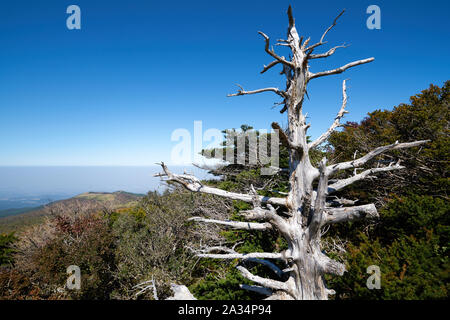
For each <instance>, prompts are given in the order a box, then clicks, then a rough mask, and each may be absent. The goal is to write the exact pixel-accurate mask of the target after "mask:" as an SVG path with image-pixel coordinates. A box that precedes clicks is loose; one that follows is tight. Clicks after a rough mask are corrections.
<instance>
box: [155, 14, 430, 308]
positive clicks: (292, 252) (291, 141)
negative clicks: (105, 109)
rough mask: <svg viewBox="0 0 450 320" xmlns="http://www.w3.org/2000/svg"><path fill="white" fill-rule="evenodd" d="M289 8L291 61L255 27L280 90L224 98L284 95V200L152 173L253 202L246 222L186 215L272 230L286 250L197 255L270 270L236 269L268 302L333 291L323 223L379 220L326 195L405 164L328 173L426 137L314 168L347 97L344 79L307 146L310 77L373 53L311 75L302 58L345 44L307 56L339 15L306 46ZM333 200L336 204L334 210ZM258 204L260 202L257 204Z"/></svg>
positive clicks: (372, 212) (338, 270)
mask: <svg viewBox="0 0 450 320" xmlns="http://www.w3.org/2000/svg"><path fill="white" fill-rule="evenodd" d="M287 13H288V18H289V28H288V33H287V39H286V40H278V43H277V45H282V46H286V47H288V48H290V50H291V58H290V60H286V59H285V58H284V57H280V56H279V55H277V54H276V53H275V51H274V50H273V49H270V39H269V37H268V36H267V35H265V34H264V33H262V32H259V34H261V35H262V36H263V37H264V39H265V51H266V52H267V53H268V54H269V55H270V56H271V57H273V58H274V59H275V60H274V61H272V62H271V63H270V64H268V65H267V66H264V69H263V70H262V72H261V73H264V72H266V71H267V70H269V69H271V68H272V67H273V66H275V65H278V64H280V65H281V66H282V67H283V69H282V74H284V75H285V77H286V89H285V90H284V91H282V90H279V89H277V88H264V89H258V90H253V91H245V90H244V89H242V88H241V89H240V90H239V91H238V92H237V93H235V94H231V95H229V96H240V95H248V94H256V93H262V92H274V93H276V94H277V95H279V96H281V97H282V98H283V102H284V107H283V108H282V110H281V111H280V112H282V113H283V112H285V111H287V116H288V132H287V136H286V134H285V133H284V132H280V134H281V135H282V139H281V141H283V142H284V143H285V144H286V145H287V147H288V149H289V184H290V191H289V193H288V195H287V197H286V198H267V197H262V196H259V195H257V193H256V191H255V190H254V189H253V188H252V190H251V191H250V193H249V194H239V193H232V192H227V191H223V190H219V189H215V188H211V187H208V186H204V185H203V184H202V183H201V181H199V180H198V179H197V178H195V177H193V176H190V175H186V174H185V175H177V174H173V173H172V172H170V171H169V170H168V168H167V167H166V166H165V165H164V163H162V164H161V165H162V168H163V171H164V172H163V173H161V174H158V176H160V177H167V180H168V181H172V182H176V183H179V184H181V185H183V186H184V187H185V188H187V189H188V190H191V191H193V192H204V193H209V194H215V195H220V196H224V197H227V198H230V199H236V200H242V201H246V202H251V203H253V207H254V208H253V209H252V210H248V211H245V212H242V215H243V216H244V217H246V218H247V219H248V220H252V221H259V222H237V221H220V220H213V219H204V218H200V217H195V218H192V220H195V221H197V222H201V223H215V224H220V225H225V226H227V227H231V228H235V229H244V230H259V231H265V230H268V229H275V230H276V231H278V232H279V234H280V235H281V236H282V237H283V238H284V239H286V241H287V243H288V249H287V250H286V251H284V252H277V253H269V252H255V253H248V254H241V253H239V252H237V251H235V249H234V248H232V249H230V248H227V247H222V246H219V247H207V248H203V249H202V250H200V251H199V252H197V253H198V256H199V257H204V258H220V259H242V260H246V261H251V262H254V263H259V264H262V265H265V266H266V267H268V268H270V269H271V270H272V271H273V272H274V273H275V275H276V276H277V277H278V279H277V280H274V279H267V278H262V277H259V276H257V275H254V274H252V273H251V272H250V271H248V270H247V269H246V268H244V267H243V266H238V267H237V268H238V270H239V271H240V272H241V274H242V275H243V276H244V277H245V278H247V279H250V280H251V281H254V282H255V283H256V284H258V285H259V286H247V285H246V286H243V288H244V289H248V290H252V291H256V292H259V293H261V294H266V295H270V298H271V299H288V298H291V299H299V300H312V299H327V298H328V295H329V294H332V293H334V291H333V290H329V289H327V288H326V286H325V283H324V275H325V274H334V275H342V274H343V273H344V272H345V266H344V265H343V264H341V263H339V262H337V261H334V260H332V259H330V258H329V257H327V256H326V255H325V254H324V253H323V252H322V250H321V228H322V227H324V226H325V225H328V224H333V223H338V222H345V221H350V220H354V219H360V218H375V217H378V213H377V210H376V208H375V206H374V205H373V204H368V205H360V206H343V205H348V204H351V205H353V204H354V203H355V202H356V201H352V200H348V199H338V200H333V201H329V200H328V201H327V197H328V196H330V195H331V194H333V193H334V192H336V191H339V190H340V189H342V188H344V187H346V186H348V185H350V184H352V183H354V182H356V181H358V180H361V179H365V178H367V177H369V175H370V174H373V173H376V172H381V171H389V170H397V169H402V168H403V167H402V166H400V164H399V163H396V164H394V163H391V164H389V165H388V166H386V167H377V168H372V169H368V170H366V171H364V172H362V173H359V174H356V173H355V174H354V175H353V176H350V177H348V178H346V179H341V180H337V181H336V182H333V183H332V184H329V181H328V178H329V177H331V176H332V175H334V174H335V173H337V172H338V171H340V170H346V169H352V168H356V167H361V166H363V165H365V164H366V163H367V162H368V161H369V160H371V159H373V158H374V157H376V156H377V155H379V154H381V153H384V152H387V151H390V150H394V149H399V148H409V147H415V146H418V145H420V144H423V143H425V142H427V141H416V142H410V143H395V144H392V145H388V146H383V147H380V148H377V149H375V150H373V151H371V152H369V153H367V154H366V155H364V156H363V157H361V158H359V159H355V160H353V161H348V162H342V163H338V164H334V165H327V160H326V158H324V159H322V161H321V162H320V164H319V166H318V168H316V167H314V166H313V165H312V164H311V161H310V157H309V151H310V150H311V149H312V148H315V147H317V146H318V145H320V144H321V143H323V142H325V141H326V140H327V138H328V137H329V136H330V134H331V133H332V132H333V131H334V130H335V129H336V128H337V127H338V126H339V125H340V119H341V118H342V117H343V116H344V114H345V113H346V112H347V111H346V110H345V107H346V104H347V94H346V82H345V80H344V81H343V85H342V94H343V100H342V106H341V108H340V110H339V112H338V114H337V116H336V118H335V120H334V122H333V124H332V125H331V127H330V128H329V129H328V130H327V131H326V132H325V133H323V134H322V135H321V136H320V137H319V138H317V139H316V140H315V141H313V142H310V143H308V141H307V130H308V128H309V126H310V125H309V124H307V123H306V116H305V115H304V114H303V110H302V109H303V100H304V96H305V94H306V88H307V85H308V82H309V81H310V80H312V79H315V78H319V77H322V76H328V75H333V74H338V73H342V72H343V71H345V70H346V69H348V68H351V67H354V66H357V65H361V64H365V63H368V62H372V61H373V60H374V58H369V59H364V60H359V61H355V62H351V63H349V64H346V65H344V66H342V67H340V68H336V69H333V70H328V71H323V72H319V73H311V72H309V70H308V69H309V64H308V63H309V61H310V60H312V59H318V58H326V57H328V56H331V55H332V54H334V52H335V51H336V49H337V48H340V47H344V46H337V47H334V48H331V49H330V50H328V51H327V52H325V53H320V54H313V51H314V50H315V49H316V48H317V47H319V46H321V45H323V44H325V42H324V41H323V40H324V38H325V35H326V34H327V33H328V31H330V30H331V29H332V28H333V27H334V26H335V25H336V22H337V19H338V18H339V17H340V16H341V15H342V14H343V12H341V13H340V14H339V15H338V16H337V17H336V19H335V20H334V21H333V24H332V25H331V26H330V27H329V28H328V29H327V30H326V31H325V32H324V33H323V35H322V37H321V39H320V41H319V42H317V43H315V44H313V45H309V41H310V39H309V38H308V39H306V40H305V41H304V42H303V37H301V38H300V37H299V35H298V33H297V30H296V28H295V22H294V18H293V16H292V9H291V7H289V9H288V12H287ZM308 45H309V46H308ZM272 127H273V128H274V129H276V130H278V129H279V128H280V126H279V125H278V124H277V123H273V124H272ZM315 181H317V182H318V184H317V187H316V188H314V184H315ZM336 203H337V204H338V205H340V206H339V207H336V206H335V205H336ZM263 205H264V206H265V207H263ZM272 205H278V206H280V207H281V208H277V209H274V207H273V206H272ZM214 252H215V253H214ZM217 252H220V253H217ZM269 260H278V261H281V262H282V263H283V264H284V265H285V268H284V269H283V270H281V269H280V268H279V267H278V266H277V265H276V264H274V263H272V262H270V261H269ZM286 279H287V280H286Z"/></svg>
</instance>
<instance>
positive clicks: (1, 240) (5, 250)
mask: <svg viewBox="0 0 450 320" xmlns="http://www.w3.org/2000/svg"><path fill="white" fill-rule="evenodd" d="M16 240H17V238H16V237H15V236H14V233H9V234H0V266H1V265H4V264H10V263H12V262H13V253H14V249H13V248H12V244H13V243H14V242H15V241H16Z"/></svg>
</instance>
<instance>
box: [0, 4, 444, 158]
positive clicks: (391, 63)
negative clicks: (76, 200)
mask: <svg viewBox="0 0 450 320" xmlns="http://www.w3.org/2000/svg"><path fill="white" fill-rule="evenodd" d="M289 3H291V4H292V6H293V9H294V15H295V18H296V25H297V28H298V30H299V32H300V33H301V34H303V35H306V36H311V38H312V41H317V40H318V39H319V38H320V35H321V34H322V32H323V31H324V30H325V29H326V28H327V27H328V26H329V25H330V24H331V22H332V20H333V18H334V17H335V16H336V15H337V14H338V13H339V12H340V11H341V9H343V8H346V9H347V11H346V13H345V14H344V16H343V17H341V19H340V21H339V24H338V25H337V26H336V27H335V28H334V29H333V30H332V31H331V32H330V33H329V34H328V35H327V39H328V41H329V44H330V45H338V44H341V43H343V42H345V43H347V44H351V46H350V47H348V48H346V49H341V50H338V51H337V52H336V54H335V55H334V56H333V57H332V58H330V59H327V60H323V59H320V61H319V60H315V61H313V64H312V66H311V70H312V71H313V72H315V71H319V70H324V69H329V68H334V67H338V66H340V65H344V64H346V63H348V62H350V61H353V60H358V59H362V58H367V57H372V56H373V57H375V61H374V62H373V63H371V64H368V65H363V66H360V67H357V68H353V69H351V70H349V71H347V72H346V73H344V74H341V75H337V76H333V77H326V78H320V79H316V80H313V81H312V83H311V85H310V87H309V97H310V98H311V100H309V101H307V102H306V104H305V110H306V111H307V112H308V114H309V116H310V121H311V123H312V127H311V129H310V133H311V134H312V135H313V136H318V135H319V134H320V133H321V132H322V131H324V130H326V128H327V127H328V126H329V125H330V123H331V122H332V120H333V118H334V116H335V114H336V112H337V111H338V109H339V107H340V103H341V82H342V80H343V79H345V78H350V80H349V82H348V94H349V103H348V110H349V111H350V114H348V115H347V116H346V119H347V120H352V121H358V120H360V119H362V118H363V117H364V116H365V114H366V113H367V112H369V111H372V110H374V109H377V108H381V109H385V108H387V109H391V108H392V107H393V106H394V105H397V104H399V103H401V102H408V99H409V97H410V96H411V95H413V94H416V93H417V92H419V91H420V90H422V89H425V88H426V87H428V86H429V84H430V83H434V84H438V85H442V83H443V82H444V81H445V80H447V79H449V75H450V64H449V62H448V59H449V56H450V55H449V53H450V41H449V29H450V28H449V19H448V14H449V12H450V4H449V2H448V1H392V0H390V1H379V0H377V1H370V2H369V1H360V0H358V1H356V0H355V1H323V0H322V1H299V0H295V1H261V0H258V1H243V0H240V1H234V0H233V1H229V0H227V1H171V2H167V1H158V2H156V1H148V0H146V1H144V0H139V1H138V0H129V1H100V0H71V1H63V0H57V1H56V0H55V1H50V0H45V1H31V0H29V1H23V0H15V1H2V2H1V3H0V46H1V49H0V165H149V164H153V163H154V162H156V161H160V160H165V161H170V151H171V148H172V147H173V146H174V145H175V144H176V143H175V142H171V141H170V136H171V133H172V131H173V130H175V129H177V128H186V129H188V130H190V131H191V132H192V131H193V122H194V121H195V120H201V121H203V128H204V129H208V128H218V129H224V128H233V127H239V126H240V125H241V124H243V123H247V124H250V125H252V126H254V127H255V128H258V129H263V128H269V126H270V123H271V122H272V121H278V122H280V123H282V124H285V123H286V119H285V115H280V114H279V112H278V109H271V107H272V104H273V102H275V101H277V97H276V96H275V95H272V94H270V93H266V94H262V95H259V96H246V97H236V98H227V97H226V94H227V93H232V92H234V91H235V86H234V84H235V83H239V84H242V85H243V86H244V87H245V88H246V89H256V88H259V87H265V86H268V85H270V86H278V87H280V88H282V87H283V86H284V80H283V78H282V77H281V76H279V75H278V72H276V71H271V72H267V73H266V74H264V75H260V74H259V71H260V70H261V68H262V66H263V64H267V63H268V62H270V61H271V59H270V57H269V56H267V54H265V52H264V50H263V46H264V43H263V40H262V39H261V37H260V36H259V35H258V34H257V31H258V30H261V31H264V32H265V33H266V34H268V35H269V36H270V37H271V39H273V40H275V39H279V38H282V37H284V36H285V32H286V28H287V18H286V13H285V12H286V9H287V7H288V4H289ZM71 4H76V5H78V6H80V8H81V26H82V28H81V30H68V29H67V28H66V18H67V17H68V14H66V8H67V6H69V5H71ZM371 4H376V5H378V6H379V7H380V8H381V30H369V29H367V28H366V19H367V17H368V16H369V15H368V14H366V8H367V7H368V6H369V5H371ZM329 47H330V46H327V47H326V48H325V49H328V48H329Z"/></svg>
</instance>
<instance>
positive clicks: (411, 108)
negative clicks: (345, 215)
mask: <svg viewBox="0 0 450 320" xmlns="http://www.w3.org/2000/svg"><path fill="white" fill-rule="evenodd" d="M449 87H450V81H447V82H446V83H445V84H444V85H443V87H442V88H439V87H437V86H433V85H432V86H430V88H429V89H427V90H424V91H422V93H420V94H418V95H416V96H413V97H411V103H410V104H401V105H399V106H398V107H395V108H394V109H393V110H392V111H387V110H385V111H380V110H378V111H374V112H372V113H370V114H369V115H368V117H367V118H366V119H364V120H363V121H362V122H361V123H359V124H356V123H347V125H346V126H345V128H344V130H343V131H342V132H337V133H335V134H334V135H333V136H332V137H331V139H330V148H331V150H332V152H333V156H334V157H335V158H346V159H348V158H351V155H352V154H353V153H354V152H355V150H363V151H364V150H367V149H371V148H373V147H375V146H377V145H383V144H389V143H393V142H395V141H396V140H399V141H413V140H425V139H427V140H428V139H429V140H431V141H430V142H429V143H427V144H425V145H424V146H423V147H422V148H420V149H419V148H415V150H414V149H411V150H406V151H402V152H395V153H393V155H394V156H396V157H398V158H400V159H402V160H403V161H402V165H404V166H406V168H407V169H406V170H402V171H401V172H398V173H397V172H396V176H395V177H391V176H390V175H388V174H386V175H380V176H379V177H378V179H374V180H368V181H364V182H361V183H358V184H355V185H354V186H353V187H350V188H348V189H347V190H345V191H344V192H343V195H344V196H345V197H349V198H352V197H354V198H360V199H361V200H362V201H375V202H376V203H377V204H378V205H379V206H381V210H380V216H381V218H380V220H379V221H377V223H376V224H374V225H373V224H369V225H367V224H364V223H358V224H356V225H357V226H339V227H338V228H335V229H334V230H332V231H331V232H330V236H339V237H341V238H344V239H346V240H347V241H349V245H348V248H347V249H348V250H347V251H348V252H347V254H346V256H345V260H346V261H347V265H348V270H349V271H348V272H347V273H346V274H345V275H344V276H343V277H341V278H337V277H333V278H332V279H329V284H330V286H331V287H333V288H334V289H335V290H336V291H337V298H342V299H343V298H351V299H358V298H363V299H444V298H447V297H448V290H449V270H450V265H449V261H448V246H449V236H450V232H449V231H450V229H449V211H450V210H449V209H450V204H449V201H448V186H449V176H448V172H449V159H450V158H449V146H450V143H449V142H450V141H449V102H450V92H449ZM387 159H388V158H387V157H380V158H379V159H377V160H380V161H383V160H387ZM354 227H357V228H354ZM370 265H378V266H379V267H380V269H381V289H379V290H368V289H367V288H366V286H365V280H366V279H367V278H368V276H369V275H368V274H367V273H366V269H367V267H368V266H370Z"/></svg>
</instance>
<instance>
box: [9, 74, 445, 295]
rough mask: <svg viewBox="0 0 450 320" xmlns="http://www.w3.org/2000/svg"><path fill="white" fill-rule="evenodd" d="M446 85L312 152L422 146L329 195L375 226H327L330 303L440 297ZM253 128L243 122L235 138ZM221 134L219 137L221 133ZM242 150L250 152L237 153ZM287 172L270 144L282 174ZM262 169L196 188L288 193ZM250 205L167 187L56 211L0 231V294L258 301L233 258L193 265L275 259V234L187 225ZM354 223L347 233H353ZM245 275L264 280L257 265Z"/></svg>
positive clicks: (239, 170) (283, 156) (236, 170)
mask: <svg viewBox="0 0 450 320" xmlns="http://www.w3.org/2000/svg"><path fill="white" fill-rule="evenodd" d="M449 89H450V81H447V82H445V83H444V84H443V85H442V87H439V86H437V85H430V87H429V88H427V89H426V90H423V91H422V92H421V93H419V94H417V95H415V96H413V97H411V98H410V103H408V104H400V105H398V106H396V107H394V108H393V110H391V111H389V110H376V111H373V112H371V113H369V114H368V115H367V117H366V118H365V119H363V120H362V121H361V122H359V123H354V122H347V123H346V124H345V125H344V126H343V129H342V130H341V131H337V132H334V133H333V134H332V135H331V137H330V139H329V140H328V143H327V144H326V145H325V146H324V147H322V148H317V149H316V150H314V154H311V158H312V160H313V162H315V163H313V164H314V165H315V164H317V163H318V162H319V160H320V159H321V158H322V156H323V155H324V154H326V155H327V158H328V159H330V162H338V161H344V160H351V159H353V158H354V157H355V155H356V154H357V155H358V157H359V156H361V155H364V154H365V153H367V152H368V151H369V150H372V149H373V148H375V147H377V146H380V145H386V144H391V143H394V142H395V141H397V140H398V141H402V142H408V141H414V140H431V141H430V142H429V143H427V144H424V145H422V146H420V147H416V148H411V149H404V150H395V151H393V152H391V153H389V154H384V155H380V156H379V157H377V158H376V159H374V160H373V161H372V163H371V164H373V163H376V162H380V163H382V162H383V161H384V162H386V161H390V160H391V159H392V158H395V159H400V160H401V164H402V165H403V166H405V167H406V170H399V171H395V172H385V173H382V174H378V175H377V176H376V178H375V177H374V178H372V179H368V180H364V181H361V182H358V183H357V184H354V185H353V186H351V187H349V188H346V189H343V190H342V191H340V192H339V194H337V197H338V198H346V199H359V202H358V204H365V203H370V202H374V203H375V204H376V206H377V209H378V211H379V213H380V219H378V220H369V221H354V222H351V223H349V224H340V225H333V226H332V227H330V228H329V229H327V230H323V248H322V249H323V250H324V251H325V252H326V253H327V254H328V255H330V256H331V257H333V258H334V259H336V260H338V261H340V262H343V263H345V264H346V268H347V270H348V271H347V272H346V273H345V274H344V276H342V277H339V276H327V277H326V281H327V285H328V286H329V287H330V288H333V289H334V290H335V291H336V294H335V295H334V296H332V298H334V299H446V298H448V290H449V270H450V266H449V261H448V244H449V233H450V227H449V217H448V212H449V208H450V205H449V198H448V190H449V177H448V169H449V153H450V152H449V146H450V143H449V118H450V117H449V102H450V91H449ZM248 130H253V129H252V128H251V127H250V126H248V125H244V126H242V127H241V131H242V132H243V133H245V132H246V131H248ZM225 134H226V132H225ZM247 152H248V150H247ZM287 165H288V159H287V150H286V149H285V148H284V147H282V146H281V147H280V167H281V168H286V167H287ZM260 170H261V167H258V166H251V167H250V166H241V165H230V166H228V167H225V168H222V169H220V170H218V171H215V172H213V173H215V174H216V175H218V176H221V177H223V178H222V179H220V180H212V181H208V182H205V183H207V184H210V185H214V186H215V187H218V188H220V189H223V190H227V191H234V192H248V190H249V189H250V186H251V185H253V186H254V187H255V189H256V190H257V192H258V193H259V194H260V195H263V196H271V197H277V196H280V194H283V193H284V192H286V191H287V190H288V180H287V175H285V174H284V173H283V171H281V172H280V174H277V175H274V176H263V175H261V174H260ZM245 209H250V206H249V205H248V204H246V203H243V202H240V201H231V200H227V199H222V198H218V197H216V196H212V195H205V194H197V193H189V192H187V191H185V190H183V189H180V188H178V187H176V186H174V187H173V188H172V189H170V190H168V191H166V192H165V193H163V194H158V193H155V192H150V193H148V195H147V196H145V197H144V198H143V199H142V200H141V201H140V202H139V203H138V204H137V205H134V206H130V207H128V208H123V209H120V210H115V209H111V210H101V211H95V212H92V211H89V212H87V211H86V210H81V209H80V208H77V209H74V208H73V207H72V208H70V207H61V208H58V210H57V211H55V212H54V214H52V215H51V216H49V217H47V218H46V219H45V221H43V222H42V223H40V224H38V225H35V226H31V227H30V228H27V229H26V230H23V231H21V232H20V233H17V234H3V235H1V236H0V264H1V267H0V299H153V293H152V290H147V291H143V292H142V290H140V287H139V286H138V287H136V286H137V285H138V284H140V283H143V282H145V281H148V280H151V279H154V280H155V281H156V288H157V292H158V296H159V298H160V299H164V298H166V297H168V296H170V295H171V294H172V293H171V292H170V284H171V283H177V284H184V285H187V286H188V287H189V288H190V290H191V292H192V293H193V294H194V296H195V297H196V298H198V299H237V300H238V299H261V298H263V296H261V295H259V294H257V293H254V292H249V291H245V290H242V289H241V288H240V287H239V285H240V284H251V283H250V282H249V281H248V280H246V279H244V278H243V277H242V276H241V275H240V274H239V272H238V271H237V270H236V265H237V264H238V261H235V260H228V261H221V260H211V259H199V258H198V257H196V256H195V255H194V253H193V251H194V249H195V248H198V246H199V245H200V244H208V243H209V244H217V243H220V244H225V243H226V244H229V245H235V250H236V251H238V252H240V253H246V252H262V251H270V252H279V251H281V250H283V248H284V247H285V246H286V243H285V242H284V240H283V239H282V238H280V237H278V235H277V234H276V233H273V234H269V235H267V234H265V235H264V236H263V235H262V234H261V233H259V232H258V231H243V230H229V229H226V228H222V227H218V226H206V225H197V224H194V223H192V222H188V221H187V219H188V218H189V217H192V216H204V217H208V218H213V219H218V218H222V219H231V220H240V219H242V217H240V216H239V215H238V214H237V213H238V212H239V211H240V210H245ZM356 225H357V226H358V227H355V226H356ZM244 263H245V264H248V266H247V267H248V268H249V269H250V270H251V271H252V273H254V274H258V275H261V276H265V275H266V274H268V273H270V271H269V270H267V269H265V268H264V266H262V265H252V264H251V263H250V262H244ZM69 265H77V266H79V267H80V269H81V275H82V284H81V290H68V289H67V288H64V284H65V281H66V279H67V277H68V275H67V274H66V269H67V267H68V266H69ZM370 265H377V266H379V267H380V269H381V288H380V289H373V290H369V289H368V288H367V287H366V280H367V278H368V277H369V275H368V274H367V272H366V270H367V267H368V266H370Z"/></svg>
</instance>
